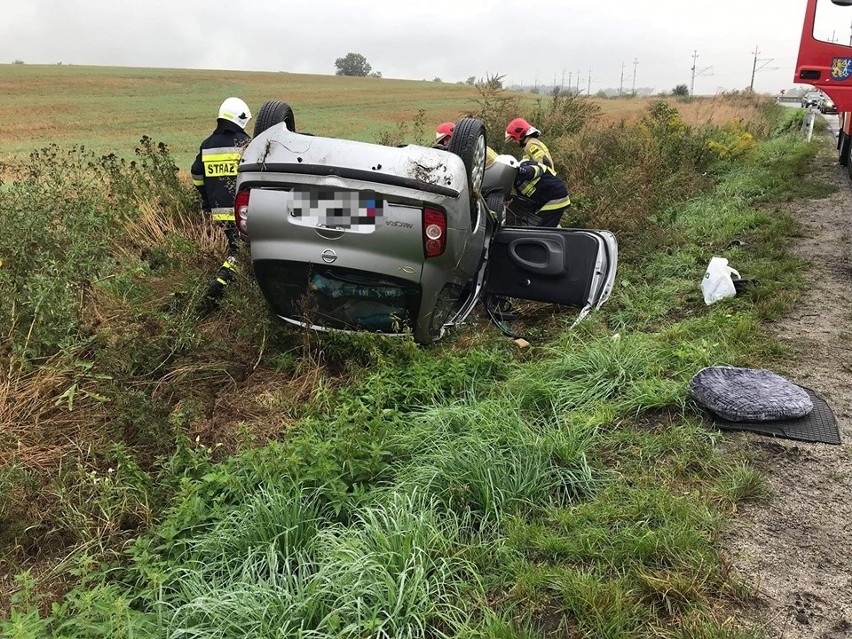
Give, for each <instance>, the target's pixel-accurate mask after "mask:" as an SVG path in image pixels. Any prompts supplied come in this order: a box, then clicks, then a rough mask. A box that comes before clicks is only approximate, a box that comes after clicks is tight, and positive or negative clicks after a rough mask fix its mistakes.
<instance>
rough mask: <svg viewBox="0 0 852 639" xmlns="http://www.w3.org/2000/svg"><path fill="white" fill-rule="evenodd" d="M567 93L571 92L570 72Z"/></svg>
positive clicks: (569, 73)
mask: <svg viewBox="0 0 852 639" xmlns="http://www.w3.org/2000/svg"><path fill="white" fill-rule="evenodd" d="M568 91H569V92H570V91H571V72H570V71H569V72H568Z"/></svg>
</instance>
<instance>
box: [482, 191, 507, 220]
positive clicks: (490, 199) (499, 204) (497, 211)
mask: <svg viewBox="0 0 852 639" xmlns="http://www.w3.org/2000/svg"><path fill="white" fill-rule="evenodd" d="M485 204H486V206H487V207H488V210H489V211H491V212H492V213H493V214H494V217H496V218H497V219H498V220H500V222H503V220H505V219H506V195H505V194H504V193H503V192H502V191H492V192H491V193H489V194H488V196H487V197H486V198H485Z"/></svg>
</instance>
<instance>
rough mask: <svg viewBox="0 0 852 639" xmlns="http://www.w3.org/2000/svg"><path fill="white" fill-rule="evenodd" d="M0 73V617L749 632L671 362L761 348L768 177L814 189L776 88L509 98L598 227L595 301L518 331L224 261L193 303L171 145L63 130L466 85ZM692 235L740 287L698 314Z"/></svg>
mask: <svg viewBox="0 0 852 639" xmlns="http://www.w3.org/2000/svg"><path fill="white" fill-rule="evenodd" d="M0 77H2V79H3V86H2V89H3V91H2V97H0V108H2V112H0V115H2V118H0V122H2V126H3V127H5V128H3V129H2V135H0V149H2V153H3V157H4V158H7V159H8V158H12V159H13V160H14V161H16V162H21V164H22V167H21V168H22V169H23V170H22V171H20V172H12V175H11V176H10V179H9V181H8V182H7V183H6V184H4V188H3V189H0V228H3V229H4V233H3V234H0V260H2V264H0V299H2V300H3V303H2V304H0V326H4V327H5V332H4V333H3V335H0V493H2V494H3V495H4V496H5V499H2V500H0V566H2V568H0V635H2V636H4V637H5V636H9V637H16V638H20V639H46V638H47V637H74V638H75V639H107V638H110V639H114V638H117V637H122V638H127V639H129V638H130V637H134V638H139V637H145V638H148V637H150V638H152V639H154V638H156V639H161V638H162V639H167V638H173V637H205V638H207V637H222V638H223V639H224V638H227V639H232V638H233V639H243V638H245V637H249V636H251V637H282V636H286V637H302V638H304V639H319V638H323V639H340V638H342V637H344V638H351V639H363V638H364V637H383V636H384V637H387V636H393V637H410V638H411V639H431V638H433V637H461V638H464V639H498V638H499V639H549V638H550V637H557V636H558V637H567V638H569V639H589V638H591V637H594V638H595V639H597V638H603V639H659V638H661V637H662V638H666V639H745V638H746V637H748V638H749V639H753V638H755V637H760V636H761V635H760V630H759V629H752V628H749V627H747V624H746V623H745V622H743V621H742V620H741V619H740V615H739V606H742V605H748V603H749V596H750V591H749V587H748V585H747V584H743V583H742V582H741V580H740V579H739V578H738V576H737V574H736V570H735V567H732V566H730V565H729V563H728V561H727V560H726V559H725V556H724V552H723V539H724V535H725V532H726V530H727V529H728V526H729V525H730V521H731V518H732V516H734V514H735V513H736V512H737V510H738V508H739V506H740V505H741V504H743V503H746V502H751V501H759V500H761V499H763V498H765V496H766V494H767V487H766V484H765V483H764V481H763V480H762V478H761V477H760V476H759V474H758V473H757V472H756V471H755V470H754V469H753V468H752V467H751V466H750V463H749V456H748V450H745V449H742V448H739V447H737V446H735V445H731V443H730V440H728V439H724V444H723V445H720V440H722V437H721V436H719V435H718V434H716V433H714V432H713V431H711V430H709V429H708V428H707V427H706V425H705V424H704V422H703V421H702V419H701V417H700V415H699V414H698V411H697V409H696V406H695V405H694V404H693V403H692V402H691V401H690V399H689V396H688V393H687V383H688V380H689V379H690V377H691V376H692V375H693V374H694V373H695V372H696V371H698V370H700V369H701V368H703V367H704V366H708V365H713V364H721V363H726V364H732V365H743V366H767V367H769V366H770V365H771V363H772V362H775V361H777V359H778V358H779V357H782V356H783V352H782V351H781V350H780V347H779V346H778V344H776V343H775V342H774V340H773V339H772V337H771V336H770V335H769V334H768V333H767V332H766V331H765V329H764V327H763V322H764V321H765V320H768V319H772V318H776V317H778V316H780V315H781V314H783V313H785V312H786V311H787V310H789V308H791V306H792V305H793V304H794V302H795V299H796V296H797V294H798V290H799V288H800V287H801V278H800V274H801V270H802V268H803V266H802V265H801V264H800V263H798V262H797V261H796V260H795V259H793V258H792V257H790V255H789V254H788V252H787V246H788V243H789V238H790V237H791V236H792V235H793V234H794V233H795V232H796V224H795V221H794V220H792V219H790V218H789V217H788V216H786V215H784V214H783V213H780V212H779V207H778V203H780V202H784V201H787V200H790V199H793V198H796V197H802V196H803V195H809V196H815V195H818V194H819V193H823V194H824V193H825V188H824V187H820V185H814V184H813V181H812V180H809V179H806V178H807V166H808V162H809V160H810V158H811V157H812V156H813V153H814V149H815V147H814V146H813V145H811V144H808V143H806V142H805V141H804V140H802V139H801V138H800V137H799V136H797V135H796V133H795V132H796V131H797V130H798V128H799V126H800V124H801V120H800V119H798V120H797V119H796V118H798V117H799V115H798V114H797V112H796V111H795V110H792V109H781V108H779V107H776V106H774V105H771V104H769V105H767V104H766V103H764V102H763V101H761V100H759V99H754V98H746V99H743V98H741V97H740V96H733V97H731V96H728V97H726V98H720V99H717V100H706V101H695V102H687V103H679V102H674V101H671V100H670V101H666V102H659V101H655V102H654V103H652V104H649V103H648V102H647V101H632V100H613V101H604V102H603V103H602V107H601V108H602V111H603V112H602V113H601V117H600V118H598V117H597V113H595V114H594V115H595V118H594V119H589V120H585V121H582V126H581V127H579V128H578V127H576V126H575V125H576V124H577V122H578V121H580V120H581V119H582V117H584V115H588V114H589V110H588V109H587V107H588V105H587V104H585V101H579V103H577V102H571V101H564V102H558V101H557V103H555V104H553V108H548V109H545V110H544V111H542V112H541V114H542V116H543V118H545V121H546V123H547V124H546V127H547V130H548V131H549V132H550V133H551V136H552V138H554V140H553V143H552V144H551V146H550V148H551V150H552V151H553V153H554V160H555V163H556V165H557V166H559V167H564V174H565V175H566V176H567V178H568V181H569V183H570V184H571V186H572V199H574V206H573V207H572V212H571V215H574V216H578V220H579V221H577V220H574V219H572V220H571V223H572V224H577V225H584V226H591V227H595V228H609V229H611V230H613V231H614V232H615V233H616V235H617V237H618V238H619V248H620V257H619V259H620V264H619V276H618V280H617V283H616V290H615V291H614V294H613V299H612V300H611V301H610V302H609V303H608V304H607V306H605V307H604V308H603V309H601V311H600V312H596V313H594V314H593V315H592V316H591V317H590V318H589V319H587V320H586V321H585V322H584V323H583V324H581V325H580V326H579V327H578V328H576V329H570V328H569V326H570V325H571V322H572V321H573V319H574V317H575V316H576V310H575V309H564V308H557V307H553V306H548V305H539V304H523V305H522V308H523V310H524V313H525V316H524V317H523V318H522V319H521V320H519V322H518V323H517V325H516V326H515V327H513V328H517V329H518V330H519V331H521V332H522V333H523V334H524V335H526V336H527V337H529V339H530V342H531V344H532V345H531V346H530V347H529V348H527V349H523V350H520V349H518V348H516V347H515V344H514V342H512V341H511V340H508V339H504V338H503V337H502V336H501V334H500V333H499V332H498V331H497V329H496V328H494V327H493V326H490V325H489V324H488V323H487V320H486V319H485V318H484V316H480V317H479V318H478V319H477V318H473V319H471V321H470V322H469V323H468V324H466V325H465V326H464V327H460V329H459V330H457V331H454V332H453V333H452V334H451V335H449V336H448V337H447V338H446V339H445V340H443V341H442V342H441V343H438V344H435V345H434V346H431V347H423V348H421V347H418V346H416V345H415V344H414V343H413V342H412V341H410V340H405V339H403V340H389V339H381V338H379V337H378V336H373V335H329V336H322V335H314V334H312V333H310V332H300V331H296V330H292V329H290V328H288V327H285V326H282V324H281V322H279V321H277V320H276V319H275V318H274V317H272V316H271V315H270V314H269V313H268V311H267V308H266V305H265V302H264V300H263V299H262V297H261V295H260V293H259V290H258V287H257V285H256V282H254V280H253V278H252V277H251V273H250V267H249V268H247V269H246V270H247V271H248V272H247V273H245V274H243V275H242V276H240V277H239V278H238V279H237V281H236V282H235V284H234V285H232V286H231V287H230V288H229V290H228V292H227V294H226V296H225V298H224V300H223V302H222V305H221V307H220V308H219V309H218V310H217V311H214V312H212V313H209V314H208V313H199V312H198V309H199V305H198V304H199V302H200V300H201V297H202V296H203V291H204V288H205V287H206V284H207V282H208V281H209V278H210V276H211V274H212V272H213V271H215V269H216V268H217V267H218V264H220V263H221V255H222V253H223V251H224V246H223V239H222V238H221V233H220V232H219V231H218V230H217V229H215V228H213V227H212V225H211V224H210V223H209V221H208V220H206V219H204V218H202V217H201V216H200V215H198V202H197V194H196V193H195V191H194V189H193V188H192V186H191V185H190V184H188V183H187V181H186V180H185V179H181V177H180V176H176V175H175V173H176V172H175V170H174V168H175V167H174V165H173V164H172V160H173V157H172V156H170V155H169V153H167V152H166V151H165V150H164V149H162V148H159V147H157V145H156V144H143V145H141V146H142V153H141V154H140V155H139V158H138V160H139V161H138V162H137V163H136V164H135V165H133V166H131V165H129V164H127V163H120V162H117V161H116V160H115V159H114V158H99V157H96V156H94V155H92V154H90V153H86V152H83V151H81V150H79V149H68V148H65V147H66V146H67V145H70V144H72V143H74V142H85V144H86V146H87V147H91V148H93V149H95V150H96V151H97V153H98V154H105V153H110V152H115V153H118V154H121V155H127V154H128V153H132V149H133V148H134V147H135V146H137V145H138V144H139V143H138V138H139V137H140V136H141V135H143V134H148V135H150V136H152V137H153V138H154V139H155V141H165V142H167V143H168V144H169V145H170V147H171V148H172V149H173V150H174V151H175V157H176V158H177V162H178V165H179V166H181V167H183V168H185V167H186V165H187V163H188V160H189V158H190V157H191V155H192V154H193V152H194V151H193V149H194V146H195V145H196V144H197V143H198V140H199V139H200V138H201V137H203V136H204V135H206V134H207V132H208V131H209V129H210V126H211V124H212V122H211V118H210V111H211V110H213V111H215V108H216V107H217V106H218V103H219V101H220V99H221V98H222V96H223V95H227V94H231V93H237V94H241V95H243V96H244V97H245V98H246V99H247V100H248V101H249V103H250V104H251V105H252V106H253V107H254V108H257V106H258V105H259V103H260V102H262V100H263V99H265V98H267V97H277V98H284V99H287V100H288V101H289V102H291V103H292V104H293V106H294V107H295V108H296V110H297V118H298V121H299V122H300V123H301V126H303V127H304V128H305V129H314V130H315V131H316V132H318V133H329V134H338V135H345V136H347V137H357V136H360V137H361V138H362V139H368V140H369V139H371V137H374V136H377V135H378V134H379V133H381V132H383V130H384V131H385V132H386V131H387V130H388V129H391V130H393V129H395V128H396V127H397V124H398V122H399V121H401V120H404V119H411V118H413V117H414V116H415V115H416V114H417V112H418V111H419V110H420V109H426V114H425V116H424V122H432V121H437V120H441V119H444V118H451V117H454V116H455V115H458V114H459V113H460V112H464V111H465V110H468V109H471V107H472V105H473V103H472V102H471V100H473V99H474V98H475V97H476V93H475V91H474V90H473V89H471V88H469V87H464V86H455V85H439V84H432V83H417V82H395V81H388V80H372V79H366V80H353V79H347V78H329V77H320V76H291V75H286V74H271V73H267V74H236V73H235V74H224V75H222V76H220V77H214V76H213V75H212V74H211V73H209V72H196V71H180V70H173V71H152V70H134V69H82V68H78V67H70V68H66V67H26V66H19V67H2V69H0ZM163 96H166V97H163ZM294 96H295V97H294ZM377 96H378V97H377ZM164 102H165V103H166V106H167V107H168V109H167V110H168V112H167V113H161V108H162V106H163V103H164ZM551 102H552V101H551ZM340 105H343V106H340ZM497 106H498V107H499V106H500V104H499V103H498V104H497ZM511 106H512V108H515V105H514V104H512V105H511ZM19 110H20V111H21V112H24V113H26V118H25V119H22V120H21V122H17V121H16V120H15V117H14V116H15V115H16V114H17V113H18V111H19ZM480 113H481V114H482V117H483V118H486V119H488V121H491V122H495V123H498V122H505V119H504V118H505V115H506V114H505V113H504V112H503V110H498V112H495V111H489V110H488V109H481V111H480ZM532 113H536V112H535V111H534V110H530V111H527V112H524V115H526V117H531V116H532ZM382 118H383V119H382ZM365 120H368V121H370V122H373V123H374V124H373V127H374V128H370V125H368V124H367V123H366V122H365ZM622 121H623V122H622ZM40 125H41V128H40V129H39V126H40ZM359 127H360V128H359ZM300 128H301V127H300ZM321 129H322V130H321ZM178 131H179V132H180V135H177V133H176V132H178ZM353 131H357V136H356V135H355V134H354V133H353ZM790 131H792V132H793V133H789V132H790ZM410 132H411V131H410V130H409V133H410ZM427 133H428V131H427ZM52 141H55V142H58V143H60V144H61V145H62V148H58V149H55V150H49V151H47V152H43V153H39V154H36V155H35V156H34V157H33V158H26V157H24V156H26V155H27V152H28V150H29V149H31V148H35V147H39V146H43V145H44V144H45V143H47V142H52ZM10 145H11V146H10ZM14 145H17V146H14ZM16 149H17V150H16ZM815 189H817V192H814V190H815ZM819 189H822V191H819ZM568 217H569V216H568V215H566V219H565V220H563V221H567V218H568ZM734 240H742V241H745V242H746V243H747V245H748V247H749V248H748V250H742V249H740V248H738V247H736V246H734V247H733V248H731V247H732V242H733V241H734ZM726 247H728V248H726ZM718 254H722V255H726V256H730V257H731V258H732V263H733V264H736V266H737V268H739V269H741V271H742V272H743V273H744V274H745V273H748V275H749V277H754V278H756V279H758V280H759V281H760V283H761V284H760V287H759V288H757V289H755V290H754V291H752V292H750V293H749V294H748V295H743V296H737V297H735V298H731V299H728V300H724V301H722V302H719V303H717V304H714V305H713V306H710V307H708V306H706V305H705V304H704V302H703V299H702V298H701V293H700V289H699V282H700V280H701V276H702V274H703V272H704V269H705V267H706V264H707V261H708V259H709V256H712V255H718ZM247 257H248V256H247V255H246V254H245V253H244V258H245V263H246V264H248V262H249V260H248V259H247Z"/></svg>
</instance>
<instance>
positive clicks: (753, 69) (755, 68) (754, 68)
mask: <svg viewBox="0 0 852 639" xmlns="http://www.w3.org/2000/svg"><path fill="white" fill-rule="evenodd" d="M752 55H754V63H753V64H752V65H751V83H750V84H749V85H748V90H749V91H752V92H753V91H754V75H755V73H757V72H758V71H760V70H761V69H763V68H764V67H766V65H767V64H769V63H770V62H772V58H758V57H757V56H759V55H760V51H759V50H758V48H757V47H755V48H754V51H753V52H752ZM758 62H762V63H763V64H761V65H760V66H757V63H758Z"/></svg>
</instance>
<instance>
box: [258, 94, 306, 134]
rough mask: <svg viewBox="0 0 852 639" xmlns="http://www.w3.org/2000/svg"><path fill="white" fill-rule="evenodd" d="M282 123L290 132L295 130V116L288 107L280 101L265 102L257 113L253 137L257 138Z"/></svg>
mask: <svg viewBox="0 0 852 639" xmlns="http://www.w3.org/2000/svg"><path fill="white" fill-rule="evenodd" d="M282 122H283V123H284V126H286V127H287V128H288V129H289V130H290V131H295V130H296V116H295V115H294V114H293V109H291V108H290V105H289V104H287V103H286V102H282V101H281V100H267V101H266V102H264V103H263V106H262V107H260V111H258V112H257V120H255V122H254V135H253V136H252V137H257V136H258V135H260V134H261V133H263V132H264V131H266V130H267V129H269V128H271V127H273V126H275V125H276V124H281V123H282Z"/></svg>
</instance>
